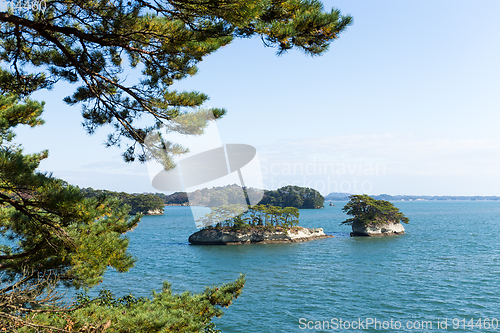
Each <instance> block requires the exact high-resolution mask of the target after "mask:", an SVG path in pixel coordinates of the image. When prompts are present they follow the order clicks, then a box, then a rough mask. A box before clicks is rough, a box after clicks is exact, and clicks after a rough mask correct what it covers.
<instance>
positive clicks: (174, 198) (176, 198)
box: [163, 192, 189, 205]
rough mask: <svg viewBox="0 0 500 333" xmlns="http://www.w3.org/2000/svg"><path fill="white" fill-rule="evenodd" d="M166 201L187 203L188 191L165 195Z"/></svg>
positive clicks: (167, 203) (179, 203) (173, 203)
mask: <svg viewBox="0 0 500 333" xmlns="http://www.w3.org/2000/svg"><path fill="white" fill-rule="evenodd" d="M163 200H164V202H165V204H166V205H187V204H189V199H188V196H187V193H186V192H175V193H173V194H170V195H165V197H164V199H163Z"/></svg>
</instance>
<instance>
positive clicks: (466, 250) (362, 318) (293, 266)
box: [99, 201, 500, 333]
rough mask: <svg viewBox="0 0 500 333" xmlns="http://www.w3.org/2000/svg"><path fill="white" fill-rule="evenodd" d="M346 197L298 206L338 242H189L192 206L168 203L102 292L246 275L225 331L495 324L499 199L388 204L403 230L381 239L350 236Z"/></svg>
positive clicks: (499, 283) (147, 222)
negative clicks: (131, 259)
mask: <svg viewBox="0 0 500 333" xmlns="http://www.w3.org/2000/svg"><path fill="white" fill-rule="evenodd" d="M344 204H345V203H342V202H336V203H335V205H336V206H334V207H330V206H326V207H325V208H324V209H320V210H301V212H300V214H301V215H300V224H301V225H302V226H305V227H322V228H324V229H325V232H326V233H328V234H333V235H334V236H335V238H329V239H322V240H316V241H311V242H305V243H295V244H268V245H240V246H193V245H189V244H188V242H187V239H188V236H189V235H190V234H191V233H193V232H195V231H196V228H195V225H194V222H193V220H192V216H191V212H190V209H189V207H166V209H165V214H164V215H163V216H146V217H144V218H143V220H142V221H141V222H140V224H139V226H138V227H137V228H136V229H135V230H134V231H133V232H131V233H129V237H130V248H129V250H130V252H131V253H132V254H133V255H134V256H136V257H137V259H138V261H137V263H136V266H135V267H134V268H133V269H131V270H130V271H129V272H128V273H124V274H118V273H116V272H113V271H109V272H107V273H106V276H105V279H104V282H103V283H102V284H101V285H100V287H99V288H101V287H109V288H112V289H113V290H116V291H118V292H119V293H120V294H127V293H133V294H136V295H145V296H147V295H149V294H150V290H152V289H156V290H160V289H161V286H162V282H163V281H164V280H168V281H169V282H171V283H172V285H173V286H172V287H173V290H174V292H183V291H186V290H190V291H192V292H200V291H202V290H203V287H204V286H205V285H218V284H221V283H224V282H229V281H232V280H234V279H236V278H237V277H238V275H239V273H244V274H246V277H247V283H246V284H245V288H244V289H243V293H242V295H241V296H240V297H239V298H238V299H237V300H235V301H234V302H233V304H232V305H231V306H230V307H229V308H228V309H225V311H224V312H225V315H224V316H223V317H222V318H220V319H216V320H215V323H216V324H217V328H218V329H221V330H222V331H223V332H224V333H232V332H256V333H257V332H258V333H260V332H355V331H359V329H352V326H350V327H349V326H347V323H345V321H347V322H349V325H352V322H355V326H356V327H357V325H359V323H361V324H362V326H364V329H362V331H364V332H380V331H386V332H389V331H391V332H400V331H413V332H438V331H455V332H497V331H500V324H498V321H495V320H496V319H498V320H500V309H499V305H500V202H494V201H447V202H435V201H429V202H397V203H395V204H396V206H398V207H399V208H400V209H401V211H402V212H403V213H404V214H405V215H406V216H408V217H409V218H410V224H409V225H405V228H406V232H407V233H406V234H405V235H402V236H393V237H382V238H364V237H354V238H353V237H349V231H350V227H348V226H340V225H339V223H340V222H341V221H343V220H344V219H345V218H346V216H345V215H344V214H343V213H342V211H341V208H342V207H343V205H344ZM335 318H336V319H335ZM367 318H368V319H367ZM370 318H371V319H372V322H379V323H380V324H378V326H376V327H375V324H374V323H372V324H370V325H368V323H369V322H370ZM486 318H488V320H487V327H488V324H489V325H491V324H493V327H497V325H498V327H497V328H496V329H494V328H491V327H490V328H489V329H488V328H485V327H484V325H483V323H484V319H486ZM493 318H496V319H493ZM340 319H342V321H343V322H342V324H343V327H340ZM445 319H447V322H443V321H444V320H445ZM454 319H455V320H454ZM464 319H465V321H464ZM470 319H474V327H471V326H468V324H470V323H471V322H470ZM479 319H482V320H481V327H479V322H478V320H479ZM391 320H392V323H391ZM318 322H319V326H317V324H318ZM326 322H328V325H327V323H326ZM425 322H430V323H425ZM438 322H441V323H442V325H440V326H438ZM335 323H336V324H337V325H338V326H335ZM398 323H399V324H398ZM444 323H447V329H444ZM430 324H432V328H431V326H430ZM454 324H455V325H454ZM464 324H465V326H464ZM384 325H385V326H384ZM388 325H390V326H388ZM399 325H401V327H399ZM407 325H408V326H407ZM320 326H321V327H320ZM391 326H392V328H391ZM426 326H427V328H425V327H426Z"/></svg>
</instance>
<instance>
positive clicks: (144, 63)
mask: <svg viewBox="0 0 500 333" xmlns="http://www.w3.org/2000/svg"><path fill="white" fill-rule="evenodd" d="M46 4H47V6H46V9H45V11H36V10H31V9H15V10H9V11H7V12H0V60H1V61H2V62H3V63H4V65H7V66H9V67H8V68H7V67H4V68H3V69H0V90H2V91H10V92H14V93H16V94H18V95H21V96H27V95H29V94H30V93H32V92H34V91H36V90H39V89H42V88H50V87H52V86H53V85H54V83H55V82H57V81H60V80H63V81H66V82H69V83H75V84H78V87H77V88H76V90H75V92H74V93H73V94H72V95H71V96H68V97H66V98H65V101H66V102H67V103H68V104H70V105H74V104H81V105H82V114H83V118H84V125H85V128H86V129H87V131H88V132H89V133H93V132H94V131H95V130H96V129H97V128H98V127H100V126H103V125H112V126H113V127H114V129H115V131H114V132H112V133H111V134H110V135H109V139H108V142H107V144H108V145H118V144H119V143H120V140H121V138H123V137H126V138H129V139H132V140H133V141H132V142H133V143H132V144H130V145H129V146H128V148H127V149H126V150H125V152H124V158H125V160H127V161H131V160H134V159H135V158H137V157H139V158H140V159H141V160H144V159H145V158H146V156H147V154H146V152H145V150H142V151H136V144H139V145H143V144H144V140H145V138H146V136H147V134H148V133H150V132H151V131H152V130H154V129H157V128H159V127H160V126H162V125H165V126H166V128H167V131H168V130H170V131H180V132H182V131H183V128H182V126H179V124H176V123H175V120H174V119H175V118H176V117H177V116H179V115H181V114H184V113H186V112H187V111H189V110H193V109H198V108H199V107H200V106H202V104H203V103H204V102H205V101H206V100H207V99H208V96H207V95H205V94H203V93H201V92H197V91H176V90H172V89H171V85H172V84H173V83H174V82H175V81H178V80H181V79H183V78H185V77H187V76H191V75H194V74H195V73H196V72H197V67H196V66H197V63H198V62H199V61H201V60H202V59H203V58H204V57H206V56H207V55H209V54H211V53H213V52H215V51H216V50H218V49H220V48H221V47H223V46H225V45H228V44H229V43H231V41H233V40H234V39H235V38H248V37H252V36H260V38H261V39H262V40H263V42H264V44H265V45H266V46H269V47H275V48H276V49H277V53H278V54H282V53H284V52H286V51H288V50H291V49H293V48H297V49H300V50H303V51H304V52H305V53H306V54H309V55H320V54H322V53H323V52H324V51H326V50H327V49H328V46H329V44H330V43H331V42H332V41H333V40H335V39H336V38H338V37H339V34H340V33H341V32H342V31H344V30H345V29H346V27H347V26H348V25H349V24H351V22H352V18H351V17H350V16H349V15H341V13H340V11H339V10H337V9H332V10H331V11H330V12H326V11H325V10H324V8H323V5H322V3H321V2H320V1H318V0H287V1H277V0H204V1H187V0H169V1H164V2H158V1H151V0H129V1H128V2H125V1H124V0H109V1H82V0H47V1H46ZM134 69H135V70H137V71H140V73H141V74H140V79H139V80H138V81H137V82H134V80H131V79H128V75H129V74H130V73H131V70H134ZM209 111H210V114H212V113H213V114H214V115H215V116H216V117H220V116H222V115H223V114H224V113H225V112H226V110H225V109H222V108H214V109H211V110H209ZM141 116H146V118H147V119H148V120H149V122H148V124H149V125H146V126H144V123H142V124H141V123H140V121H139V119H140V118H141ZM170 146H172V143H169V142H164V141H162V144H161V145H160V146H159V147H158V148H167V149H168V148H169V147H170ZM174 147H175V145H174ZM177 148H178V147H177ZM167 164H168V163H167Z"/></svg>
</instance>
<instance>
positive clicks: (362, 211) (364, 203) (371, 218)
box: [342, 194, 409, 225]
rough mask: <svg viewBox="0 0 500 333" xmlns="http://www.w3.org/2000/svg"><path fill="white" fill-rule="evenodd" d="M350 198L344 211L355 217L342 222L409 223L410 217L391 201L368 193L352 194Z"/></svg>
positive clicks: (350, 223) (349, 223)
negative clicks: (376, 197) (376, 198)
mask: <svg viewBox="0 0 500 333" xmlns="http://www.w3.org/2000/svg"><path fill="white" fill-rule="evenodd" d="M349 199H350V200H349V202H348V203H347V204H346V205H345V206H344V208H342V211H343V212H344V213H346V214H347V215H350V216H353V217H352V218H350V219H347V220H345V221H344V222H342V224H347V225H352V224H353V223H358V222H359V223H362V224H380V223H398V222H403V223H409V219H408V218H407V217H406V216H404V215H403V213H401V212H400V211H399V209H398V208H397V207H394V205H393V204H392V203H390V202H389V201H385V200H375V199H373V198H372V197H370V196H368V195H366V194H364V195H351V196H350V197H349Z"/></svg>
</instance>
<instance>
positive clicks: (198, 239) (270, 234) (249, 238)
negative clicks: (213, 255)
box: [189, 227, 333, 245]
mask: <svg viewBox="0 0 500 333" xmlns="http://www.w3.org/2000/svg"><path fill="white" fill-rule="evenodd" d="M330 237H333V236H329V235H326V234H325V233H324V232H323V229H322V228H318V229H309V228H304V227H292V228H290V229H283V228H279V229H278V228H276V229H275V230H274V231H273V230H269V229H266V228H252V229H250V230H247V231H242V230H235V229H233V228H231V227H222V228H210V229H202V230H200V231H198V232H195V233H194V234H192V235H191V236H189V243H191V244H195V245H238V244H254V243H260V244H272V243H296V242H305V241H309V240H313V239H320V238H330Z"/></svg>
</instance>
